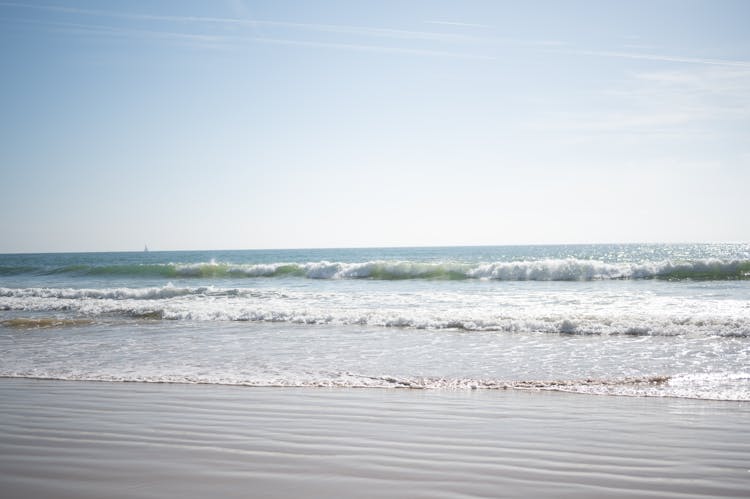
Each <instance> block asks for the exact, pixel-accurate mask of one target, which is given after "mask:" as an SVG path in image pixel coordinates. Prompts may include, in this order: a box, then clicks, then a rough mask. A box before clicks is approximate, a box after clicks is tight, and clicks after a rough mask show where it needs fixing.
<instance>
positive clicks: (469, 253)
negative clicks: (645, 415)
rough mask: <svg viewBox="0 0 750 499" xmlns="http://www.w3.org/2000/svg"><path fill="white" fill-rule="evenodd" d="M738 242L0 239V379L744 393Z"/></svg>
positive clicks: (748, 300)
mask: <svg viewBox="0 0 750 499" xmlns="http://www.w3.org/2000/svg"><path fill="white" fill-rule="evenodd" d="M749 265H750V246H748V245H640V246H638V245H623V246H617V245H600V246H596V245H589V246H528V247H487V248H417V249H409V248H399V249H362V250H294V251H292V250H279V251H245V252H239V251H235V252H219V251H217V252H210V251H207V252H164V253H159V252H150V253H101V254H68V255H2V256H0V351H2V353H3V355H2V357H0V376H6V377H36V378H52V379H75V380H109V381H115V380H118V381H170V382H185V383H215V384H241V385H254V386H352V387H384V388H385V387H396V388H436V389H501V388H519V389H550V390H564V391H575V392H584V393H596V394H617V395H636V396H669V397H686V398H704V399H715V400H750V369H749V368H748V366H750V279H749V278H748V274H746V269H748V268H750V267H748V266H749Z"/></svg>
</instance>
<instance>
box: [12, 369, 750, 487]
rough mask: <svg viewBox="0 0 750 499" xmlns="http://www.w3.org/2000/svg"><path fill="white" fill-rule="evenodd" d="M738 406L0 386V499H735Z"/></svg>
mask: <svg viewBox="0 0 750 499" xmlns="http://www.w3.org/2000/svg"><path fill="white" fill-rule="evenodd" d="M749 421H750V404H746V403H736V402H709V401H699V400H685V399H656V398H627V397H607V396H590V395H574V394H565V393H554V392H531V391H515V390H507V391H502V390H501V391H447V390H446V391H419V390H398V389H391V390H383V389H381V390H378V389H325V388H321V389H310V388H308V389H297V388H249V387H231V386H209V385H169V384H146V383H105V382H64V381H44V380H27V379H1V380H0V496H2V498H18V499H20V498H36V497H39V498H42V497H45V498H47V497H56V498H63V497H70V498H73V497H75V498H102V497H107V498H119V497H122V498H125V497H127V498H157V497H158V498H172V497H173V498H206V497H222V498H224V497H263V498H273V497H283V498H296V497H422V498H459V497H461V498H465V497H545V496H546V497H721V496H724V497H732V496H734V497H743V496H744V497H746V496H747V494H748V491H750V432H748V431H747V423H748V422H749Z"/></svg>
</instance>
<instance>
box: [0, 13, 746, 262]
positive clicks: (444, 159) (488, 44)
mask: <svg viewBox="0 0 750 499" xmlns="http://www.w3.org/2000/svg"><path fill="white" fill-rule="evenodd" d="M748 20H750V2H745V1H736V2H729V1H716V0H712V1H679V2H677V1H653V0H651V1H645V2H636V1H628V2H622V1H612V2H606V1H596V2H595V1H587V2H565V1H549V2H539V1H533V2H520V1H518V2H500V1H486V2H483V1H455V2H435V1H394V2H383V1H372V2H364V1H340V2H333V1H327V2H315V1H304V2H289V1H264V2H257V1H251V0H244V1H242V0H234V1H219V0H217V1H211V2H208V1H205V2H188V1H182V0H181V1H173V2H150V1H149V2H139V1H128V2H103V1H90V2H84V1H70V2H59V1H54V0H48V1H43V2H18V3H16V2H6V1H2V0H0V68H1V69H0V109H2V112H1V113H0V213H1V215H0V252H36V251H106V250H129V249H132V250H139V249H141V248H142V247H143V244H144V243H147V244H148V245H149V247H150V248H152V249H230V248H281V247H349V246H411V245H474V244H525V243H584V242H660V241H661V242H676V241H685V242H687V241H697V242H700V241H748V240H750V217H748V215H747V213H748V212H750V194H748V193H749V192H750V23H749V22H748Z"/></svg>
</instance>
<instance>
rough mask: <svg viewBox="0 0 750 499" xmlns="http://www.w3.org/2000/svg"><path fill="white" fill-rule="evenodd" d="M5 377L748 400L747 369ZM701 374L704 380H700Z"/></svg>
mask: <svg viewBox="0 0 750 499" xmlns="http://www.w3.org/2000/svg"><path fill="white" fill-rule="evenodd" d="M0 378H26V379H45V380H60V381H103V382H128V383H133V382H135V383H170V384H193V385H228V386H245V387H284V388H369V389H372V388H375V389H398V390H454V391H463V390H466V391H469V390H524V391H528V390H531V391H557V392H568V393H581V394H589V395H610V396H629V397H676V398H692V399H702V400H723V401H748V400H750V397H748V391H747V387H748V384H750V374H748V373H716V374H678V375H671V376H667V375H651V376H634V377H624V378H600V379H599V378H585V379H558V380H502V379H480V378H447V377H409V376H390V375H380V376H371V375H365V374H358V373H351V372H334V373H327V374H323V373H321V374H319V375H311V376H305V377H297V376H295V377H288V378H286V377H281V378H278V377H262V376H260V377H221V376H210V375H203V376H201V375H164V374H158V375H146V374H141V375H137V374H132V375H114V374H106V373H99V374H94V373H91V372H86V373H83V372H81V373H77V372H47V371H41V370H30V371H24V372H21V371H18V372H8V371H6V372H2V373H0ZM696 378H697V379H698V380H699V383H698V384H696V383H695V381H696Z"/></svg>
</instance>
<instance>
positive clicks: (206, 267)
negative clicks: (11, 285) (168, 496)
mask: <svg viewBox="0 0 750 499" xmlns="http://www.w3.org/2000/svg"><path fill="white" fill-rule="evenodd" d="M22 273H26V274H28V273H31V274H36V275H58V274H63V275H73V276H93V277H95V276H101V277H107V276H110V277H131V278H139V277H141V278H147V277H157V278H158V277H161V278H169V279H190V278H209V279H221V278H261V277H262V278H273V277H298V278H307V279H373V280H399V279H435V280H465V279H480V280H496V281H591V280H608V279H667V280H683V279H694V280H727V279H750V260H745V259H735V260H721V259H700V260H693V261H686V262H674V261H669V260H667V261H659V262H640V263H607V262H602V261H599V260H582V259H576V258H567V259H545V260H525V261H515V262H490V263H480V264H469V263H454V262H442V263H429V262H413V261H384V260H375V261H367V262H356V263H346V262H328V261H320V262H306V263H289V262H278V263H263V264H233V263H217V262H214V261H210V262H202V263H164V264H129V265H69V266H62V267H55V268H36V267H33V268H32V267H28V266H25V267H2V268H0V274H3V275H14V274H22Z"/></svg>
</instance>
